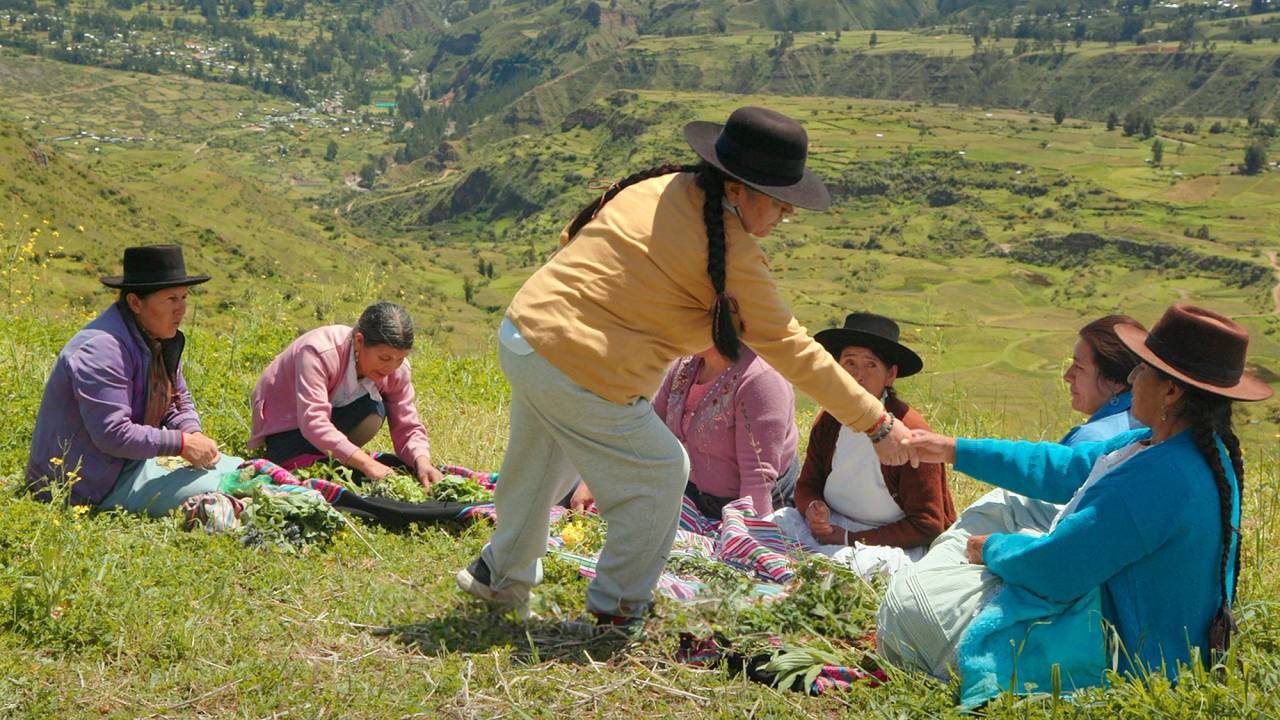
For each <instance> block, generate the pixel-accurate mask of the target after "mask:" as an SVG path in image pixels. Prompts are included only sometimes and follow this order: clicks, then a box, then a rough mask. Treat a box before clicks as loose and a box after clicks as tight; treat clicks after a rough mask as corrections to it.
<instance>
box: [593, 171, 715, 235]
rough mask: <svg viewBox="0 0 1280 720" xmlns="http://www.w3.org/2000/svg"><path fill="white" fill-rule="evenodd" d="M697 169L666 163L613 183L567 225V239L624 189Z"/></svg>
mask: <svg viewBox="0 0 1280 720" xmlns="http://www.w3.org/2000/svg"><path fill="white" fill-rule="evenodd" d="M697 167H698V166H696V165H673V164H670V163H668V164H666V165H658V166H656V167H651V168H649V169H648V170H641V171H640V172H638V173H635V174H634V175H628V176H627V177H625V178H623V179H621V180H619V181H618V182H616V183H613V184H612V185H610V186H609V187H608V188H607V189H605V191H604V193H603V194H601V195H600V197H599V198H597V199H595V200H592V201H591V202H589V203H587V205H586V207H584V208H582V209H581V210H579V211H578V215H577V217H575V218H574V219H573V222H571V223H569V239H570V240H572V239H573V236H574V235H577V234H578V231H579V230H581V229H582V226H583V225H586V224H587V223H589V222H591V219H592V218H594V217H595V216H596V213H598V212H600V208H602V207H604V205H605V203H607V202H609V201H610V200H612V199H613V196H614V195H617V194H618V193H620V192H622V190H623V189H624V188H627V187H630V186H631V185H635V184H636V183H638V182H642V181H644V180H648V179H650V178H656V177H659V176H661V175H670V174H671V173H678V172H693V171H695V170H696V169H697Z"/></svg>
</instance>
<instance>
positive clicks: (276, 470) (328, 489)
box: [218, 458, 347, 505]
mask: <svg viewBox="0 0 1280 720" xmlns="http://www.w3.org/2000/svg"><path fill="white" fill-rule="evenodd" d="M266 483H271V484H275V485H298V486H301V487H306V488H311V489H312V490H315V491H316V492H318V493H320V495H321V497H323V498H324V499H325V501H326V502H328V503H329V504H330V505H332V504H333V503H334V501H335V500H337V499H338V498H339V497H341V496H342V494H343V493H344V492H346V491H347V489H346V488H344V487H342V486H341V485H339V484H337V483H332V482H329V481H328V480H321V479H319V478H310V479H307V480H303V479H301V478H298V477H295V476H294V475H293V474H292V473H290V472H289V471H288V470H285V469H284V468H282V467H280V466H279V465H276V464H275V463H273V462H271V461H270V460H264V459H262V458H258V459H255V460H246V461H245V462H244V464H243V465H241V466H240V469H239V470H237V471H236V472H234V473H227V474H226V475H223V476H222V482H221V483H220V486H219V488H218V489H219V490H220V491H222V492H224V493H227V494H229V495H239V494H243V493H244V492H247V491H248V490H249V489H252V487H253V486H254V485H262V484H266Z"/></svg>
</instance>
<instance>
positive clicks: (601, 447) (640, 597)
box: [481, 343, 689, 616]
mask: <svg viewBox="0 0 1280 720" xmlns="http://www.w3.org/2000/svg"><path fill="white" fill-rule="evenodd" d="M498 352H499V359H500V360H501V362H502V370H503V372H504V373H505V374H506V376H507V380H508V382H510V383H511V436H510V441H509V443H508V445H507V454H506V456H505V457H504V458H503V460H502V470H501V472H500V474H499V477H500V478H501V480H500V481H499V482H498V485H497V488H496V489H495V492H494V503H495V504H496V510H497V514H498V523H497V528H496V529H495V530H494V533H493V537H491V538H490V539H489V544H488V545H486V546H485V548H484V550H483V551H482V553H481V556H482V557H483V558H484V561H485V563H486V564H487V565H488V566H489V570H490V571H491V573H492V578H493V580H492V585H491V587H493V588H494V589H495V590H496V589H500V588H511V587H516V588H519V587H520V586H523V587H525V588H529V587H532V586H533V585H536V584H537V583H539V582H541V580H542V564H541V563H542V557H543V556H544V555H545V554H546V549H547V532H548V530H549V524H548V510H549V509H550V507H551V505H552V504H553V503H555V502H556V501H558V500H559V499H560V498H562V497H563V496H564V495H565V493H567V492H568V491H569V488H570V487H571V486H572V485H573V482H574V480H575V479H576V478H577V476H579V475H581V477H582V479H583V480H584V481H585V482H586V483H587V487H589V488H591V492H592V494H593V495H594V496H595V500H596V506H597V507H598V508H599V509H600V514H601V516H602V517H603V518H604V520H605V522H606V523H608V533H607V535H606V538H605V544H604V550H603V551H602V552H601V553H600V561H599V563H598V564H597V566H596V577H595V579H594V580H592V581H591V583H590V585H588V587H587V608H588V609H589V610H592V611H594V612H600V613H608V614H611V615H628V616H639V615H642V614H644V612H645V611H646V610H647V609H648V607H649V605H650V603H652V601H653V588H654V586H655V585H657V582H658V576H659V575H660V574H661V573H662V568H663V565H665V563H666V559H667V553H668V552H670V550H671V543H672V541H673V540H674V539H675V534H676V527H677V526H678V524H679V520H680V498H681V495H682V494H683V492H684V487H685V484H686V483H687V482H688V479H689V459H688V456H686V455H685V451H684V447H683V446H682V445H681V444H680V441H679V440H677V439H676V438H675V436H674V435H672V434H671V431H670V430H668V429H667V427H666V425H664V424H663V423H662V420H661V419H659V418H658V416H657V414H656V413H654V411H653V408H652V406H651V405H650V404H649V402H648V401H647V400H644V399H640V400H636V401H635V402H632V403H630V404H628V405H620V404H618V403H613V402H609V401H608V400H605V399H604V398H602V397H600V396H599V395H596V394H595V393H593V392H591V391H590V390H587V389H586V388H584V387H582V386H581V385H579V384H577V383H576V382H574V381H573V380H571V379H570V378H569V377H568V376H567V375H565V374H564V373H562V372H561V371H560V370H558V369H556V368H555V366H553V365H552V364H551V363H549V362H547V361H546V360H545V359H543V358H542V356H540V355H538V354H537V353H536V352H532V353H529V354H527V355H520V354H517V353H515V352H512V351H511V350H510V349H509V348H507V346H506V345H504V344H502V343H499V351H498Z"/></svg>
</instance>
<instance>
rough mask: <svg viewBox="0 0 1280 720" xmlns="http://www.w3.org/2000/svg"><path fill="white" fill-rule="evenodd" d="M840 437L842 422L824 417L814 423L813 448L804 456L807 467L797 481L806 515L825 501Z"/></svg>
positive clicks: (799, 506) (797, 496) (799, 507)
mask: <svg viewBox="0 0 1280 720" xmlns="http://www.w3.org/2000/svg"><path fill="white" fill-rule="evenodd" d="M839 435H840V421H839V420H836V419H835V418H834V417H832V416H831V415H828V414H827V413H825V412H824V413H820V414H819V415H818V418H817V419H816V420H814V421H813V427H812V428H811V429H810V430H809V447H808V449H807V450H806V451H805V454H804V465H802V466H801V468H800V475H799V477H797V478H796V492H795V501H796V509H797V510H799V511H800V514H802V515H803V514H804V511H805V510H806V509H807V508H808V507H809V504H810V503H812V502H813V501H814V500H822V497H823V495H822V493H823V490H824V489H825V488H826V486H827V476H828V475H830V474H831V458H832V457H833V456H834V455H835V451H836V438H837V437H839Z"/></svg>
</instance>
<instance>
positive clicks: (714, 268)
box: [697, 162, 742, 362]
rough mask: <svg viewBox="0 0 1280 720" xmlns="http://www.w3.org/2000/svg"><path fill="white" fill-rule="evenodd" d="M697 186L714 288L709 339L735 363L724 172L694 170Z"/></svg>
mask: <svg viewBox="0 0 1280 720" xmlns="http://www.w3.org/2000/svg"><path fill="white" fill-rule="evenodd" d="M697 173H698V175H697V183H698V187H699V188H701V189H702V193H703V195H704V196H705V197H706V199H705V201H704V202H703V204H702V222H703V224H705V225H706V228H707V274H708V275H710V276H711V286H712V287H713V288H715V291H716V299H715V304H713V305H712V306H711V339H712V341H713V342H714V343H715V346H716V350H717V351H719V353H720V354H721V355H723V356H725V357H726V358H728V359H729V360H732V361H734V362H737V360H738V358H739V357H740V355H741V352H740V351H741V349H742V342H741V341H740V340H739V339H738V329H737V327H736V325H735V323H734V318H733V302H732V301H731V300H730V298H729V296H728V295H727V294H726V293H725V277H724V275H725V252H726V249H725V240H724V175H723V174H722V173H721V172H720V171H719V170H717V169H716V168H715V167H713V166H712V165H710V164H709V163H705V162H704V163H701V164H699V165H698V169H697Z"/></svg>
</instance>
